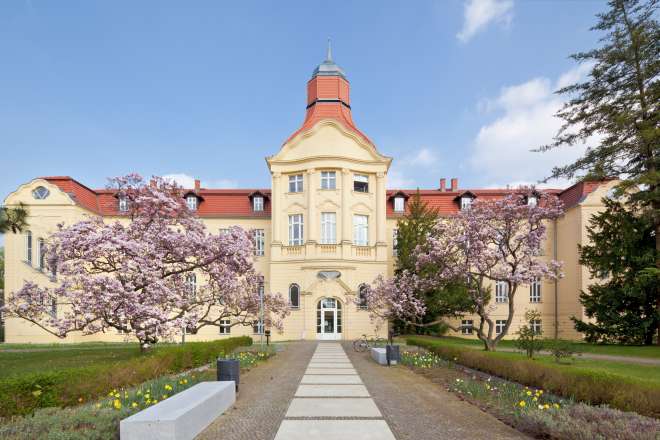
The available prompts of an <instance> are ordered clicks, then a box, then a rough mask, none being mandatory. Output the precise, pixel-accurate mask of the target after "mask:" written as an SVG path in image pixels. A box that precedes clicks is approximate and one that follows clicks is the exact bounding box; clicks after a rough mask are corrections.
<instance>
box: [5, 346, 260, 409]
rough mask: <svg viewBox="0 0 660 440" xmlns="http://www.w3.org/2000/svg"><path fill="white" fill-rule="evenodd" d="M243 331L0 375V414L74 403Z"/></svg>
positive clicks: (208, 350) (177, 364)
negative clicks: (127, 355)
mask: <svg viewBox="0 0 660 440" xmlns="http://www.w3.org/2000/svg"><path fill="white" fill-rule="evenodd" d="M251 344H252V339H251V338H250V337H247V336H243V337H237V338H229V339H223V340H219V341H210V342H188V343H186V344H183V345H176V346H167V347H156V348H155V349H154V351H153V352H152V353H148V354H145V355H144V356H140V357H138V358H133V359H128V360H123V361H119V362H115V363H107V364H100V365H94V366H87V367H81V368H68V369H62V370H58V371H47V372H43V373H31V374H26V375H22V376H16V377H9V378H6V379H2V380H0V417H7V416H11V415H15V414H29V413H31V412H33V411H34V410H35V409H37V408H46V407H52V406H57V407H62V406H72V405H78V404H80V403H81V402H88V401H90V400H94V399H95V398H98V397H100V396H102V395H105V394H107V393H108V390H112V389H120V388H125V387H129V386H133V385H136V384H139V383H142V382H145V381H147V380H149V379H153V378H157V377H161V376H164V375H168V374H173V373H178V372H181V371H185V370H189V369H192V368H195V367H198V366H201V365H204V364H207V363H209V362H211V361H212V360H213V359H215V358H216V357H218V356H222V355H223V354H224V353H229V352H231V351H233V350H234V349H236V348H237V347H240V346H246V345H251Z"/></svg>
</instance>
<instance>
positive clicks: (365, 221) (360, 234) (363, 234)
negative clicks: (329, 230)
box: [353, 214, 369, 246]
mask: <svg viewBox="0 0 660 440" xmlns="http://www.w3.org/2000/svg"><path fill="white" fill-rule="evenodd" d="M353 244H355V245H356V246H368V245H369V216H366V215H359V214H355V215H354V216H353Z"/></svg>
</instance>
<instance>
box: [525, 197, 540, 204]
mask: <svg viewBox="0 0 660 440" xmlns="http://www.w3.org/2000/svg"><path fill="white" fill-rule="evenodd" d="M538 204H539V198H538V196H537V195H536V194H530V195H529V196H527V205H528V206H536V205H538Z"/></svg>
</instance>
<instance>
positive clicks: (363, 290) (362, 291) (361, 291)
mask: <svg viewBox="0 0 660 440" xmlns="http://www.w3.org/2000/svg"><path fill="white" fill-rule="evenodd" d="M358 299H359V303H358V309H366V308H367V285H366V284H360V287H358Z"/></svg>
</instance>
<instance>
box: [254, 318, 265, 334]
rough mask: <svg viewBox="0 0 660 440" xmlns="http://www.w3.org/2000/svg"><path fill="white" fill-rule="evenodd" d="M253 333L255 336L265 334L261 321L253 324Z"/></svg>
mask: <svg viewBox="0 0 660 440" xmlns="http://www.w3.org/2000/svg"><path fill="white" fill-rule="evenodd" d="M252 333H254V334H255V335H263V333H264V324H263V322H261V321H253V322H252Z"/></svg>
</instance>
